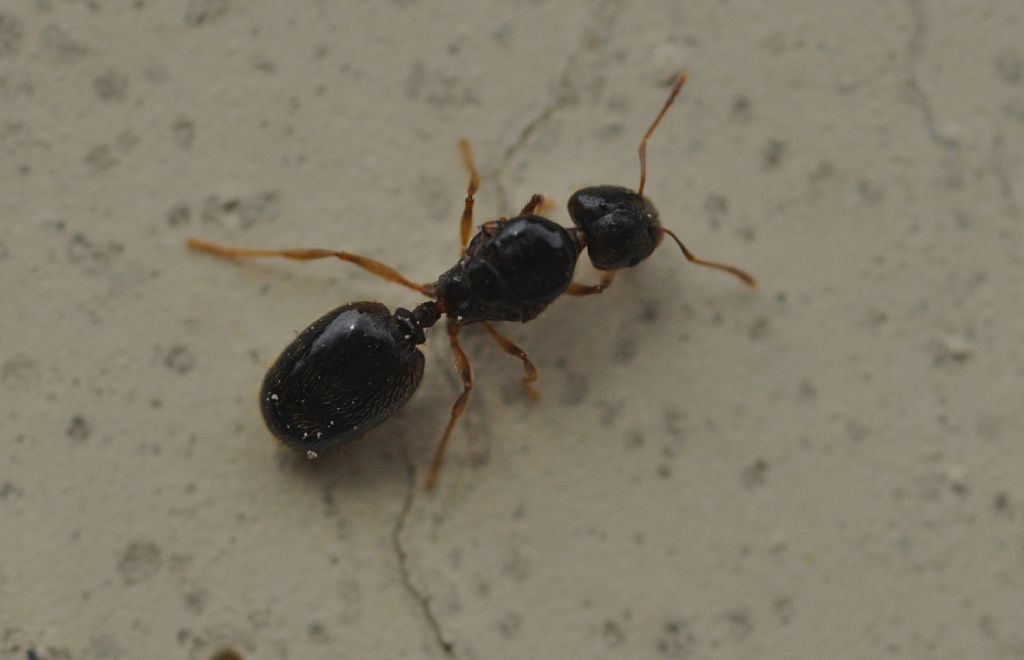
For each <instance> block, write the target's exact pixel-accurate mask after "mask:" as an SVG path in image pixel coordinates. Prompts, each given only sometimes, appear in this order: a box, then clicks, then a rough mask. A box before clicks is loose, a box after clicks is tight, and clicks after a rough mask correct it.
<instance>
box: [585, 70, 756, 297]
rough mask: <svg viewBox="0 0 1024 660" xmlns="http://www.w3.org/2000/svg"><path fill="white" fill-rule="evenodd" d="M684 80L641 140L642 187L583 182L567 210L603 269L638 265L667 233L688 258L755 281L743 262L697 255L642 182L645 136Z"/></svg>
mask: <svg viewBox="0 0 1024 660" xmlns="http://www.w3.org/2000/svg"><path fill="white" fill-rule="evenodd" d="M684 84H686V74H685V73H680V74H679V75H677V76H676V79H675V82H674V83H673V84H672V90H671V91H670V92H669V94H668V98H667V99H666V100H665V104H664V105H663V106H661V111H660V112H659V113H658V116H657V117H655V118H654V121H653V122H652V123H651V127H650V128H648V129H647V132H646V133H644V136H643V138H642V139H641V140H640V149H639V150H638V151H639V155H640V187H639V188H637V190H636V192H633V191H632V190H630V189H629V188H623V187H621V186H592V187H590V188H584V189H582V190H579V191H577V192H576V194H574V195H573V196H572V197H571V198H569V215H570V216H572V221H573V222H574V223H575V224H576V226H577V227H579V230H578V231H580V232H581V233H582V234H583V238H584V239H585V241H586V246H587V252H588V254H589V255H590V261H591V263H593V264H594V267H596V268H598V269H600V270H617V269H619V268H629V267H632V266H635V265H637V264H638V263H640V262H641V261H643V260H644V259H646V258H647V257H649V256H651V253H652V252H654V248H656V247H658V243H660V242H661V239H662V238H664V237H665V235H666V234H667V235H668V236H670V237H671V238H672V240H673V241H674V242H675V243H676V245H678V246H679V249H680V250H681V251H682V253H683V256H684V257H686V259H687V260H688V261H690V262H692V263H695V264H698V265H701V266H707V267H709V268H715V269H717V270H722V271H725V272H727V273H731V274H732V275H734V276H736V277H738V278H739V279H740V280H742V281H743V282H744V283H745V284H747V285H748V286H755V281H754V278H753V277H751V276H750V275H748V274H747V273H745V272H744V271H742V270H740V269H739V268H736V267H734V266H729V265H728V264H722V263H718V262H716V261H705V260H704V259H699V258H697V257H696V256H694V254H693V253H692V252H690V250H689V249H688V248H687V247H686V246H685V245H683V242H682V241H680V240H679V237H678V236H676V235H675V234H674V233H673V232H672V231H670V230H668V229H665V228H664V227H662V226H661V223H659V222H658V211H657V209H655V208H654V205H653V204H651V200H649V199H647V198H646V197H645V196H644V185H645V184H646V183H647V140H648V139H650V137H651V134H652V133H654V129H655V128H657V127H658V123H659V122H661V118H662V117H664V116H665V113H666V112H667V111H668V109H669V107H671V105H672V102H673V101H675V99H676V96H677V95H678V94H679V90H680V89H682V88H683V85H684Z"/></svg>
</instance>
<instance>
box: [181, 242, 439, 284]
mask: <svg viewBox="0 0 1024 660" xmlns="http://www.w3.org/2000/svg"><path fill="white" fill-rule="evenodd" d="M188 246H189V247H190V248H192V249H193V250H198V251H199V252H206V253H207V254H213V255H216V256H218V257H225V258H227V259H244V258H247V257H284V258H285V259H294V260H296V261H309V260H312V259H328V258H331V257H334V258H336V259H341V260H342V261H347V262H348V263H350V264H355V265H357V266H359V267H360V268H362V269H364V270H367V271H369V272H371V273H373V274H374V275H376V276H377V277H381V278H383V279H385V280H387V281H388V282H394V283H395V284H401V285H402V286H404V287H407V288H409V289H412V290H413V291H419V292H420V293H423V294H426V295H428V296H431V297H433V295H434V293H433V289H432V287H431V286H430V285H428V284H416V283H415V282H412V281H410V280H408V279H406V278H405V276H403V275H402V274H401V273H399V272H398V271H397V270H395V269H394V268H392V267H391V266H385V265H384V264H382V263H381V262H379V261H374V260H373V259H369V258H367V257H361V256H359V255H358V254H352V253H351V252H341V251H336V250H319V249H315V248H310V249H301V248H300V249H292V250H248V249H245V248H233V247H228V246H225V245H218V244H216V243H210V242H209V241H203V240H200V239H198V238H190V239H188Z"/></svg>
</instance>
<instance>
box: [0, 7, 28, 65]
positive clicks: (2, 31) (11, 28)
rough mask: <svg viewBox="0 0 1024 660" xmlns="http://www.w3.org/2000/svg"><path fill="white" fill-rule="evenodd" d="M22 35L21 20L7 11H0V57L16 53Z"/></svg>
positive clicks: (19, 47)
mask: <svg viewBox="0 0 1024 660" xmlns="http://www.w3.org/2000/svg"><path fill="white" fill-rule="evenodd" d="M24 37H25V30H24V28H22V27H21V21H19V20H18V19H17V18H16V17H15V16H13V15H11V14H8V13H7V12H0V57H8V56H11V55H17V53H18V51H19V50H20V49H21V42H22V40H23V39H24Z"/></svg>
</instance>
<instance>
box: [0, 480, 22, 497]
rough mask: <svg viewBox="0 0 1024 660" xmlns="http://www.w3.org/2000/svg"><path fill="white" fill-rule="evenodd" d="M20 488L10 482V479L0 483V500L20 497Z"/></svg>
mask: <svg viewBox="0 0 1024 660" xmlns="http://www.w3.org/2000/svg"><path fill="white" fill-rule="evenodd" d="M21 495H22V490H21V489H20V488H18V487H17V486H15V485H14V484H12V483H11V482H10V481H5V482H3V483H0V500H6V499H14V498H16V497H21Z"/></svg>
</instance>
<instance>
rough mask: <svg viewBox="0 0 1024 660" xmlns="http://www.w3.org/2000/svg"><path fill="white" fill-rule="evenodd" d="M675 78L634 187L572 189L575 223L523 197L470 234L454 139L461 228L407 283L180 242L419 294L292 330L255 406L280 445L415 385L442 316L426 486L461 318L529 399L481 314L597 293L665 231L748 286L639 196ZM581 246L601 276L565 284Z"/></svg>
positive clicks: (354, 259) (436, 460)
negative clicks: (445, 263)
mask: <svg viewBox="0 0 1024 660" xmlns="http://www.w3.org/2000/svg"><path fill="white" fill-rule="evenodd" d="M685 82H686V75H685V74H680V75H679V76H678V77H677V78H676V80H675V84H674V85H673V86H672V91H671V92H670V93H669V96H668V99H667V100H666V101H665V103H664V105H663V106H662V108H661V111H660V112H659V113H658V115H657V117H655V119H654V122H653V123H652V124H651V126H650V128H649V129H648V130H647V133H645V134H644V136H643V139H642V140H641V141H640V149H639V155H640V186H639V188H638V189H637V190H636V191H635V192H634V191H632V190H630V189H628V188H623V187H620V186H593V187H589V188H583V189H582V190H579V191H577V192H576V193H575V194H573V195H572V197H571V198H570V199H569V214H570V216H571V217H572V220H573V223H574V224H575V225H576V226H575V227H572V228H569V229H566V228H564V227H562V226H561V225H558V224H557V223H555V222H553V221H551V220H549V219H547V218H545V217H543V216H541V215H539V214H538V212H539V211H540V209H541V207H542V205H543V204H544V198H543V197H541V196H540V195H534V196H533V197H532V198H531V199H530V201H529V203H527V204H526V206H525V207H523V209H522V211H520V213H519V214H518V215H516V216H515V217H512V218H500V219H498V220H494V221H491V222H487V223H484V224H483V225H481V226H480V227H479V230H478V232H477V233H476V235H475V236H473V238H472V240H470V230H471V228H472V226H473V204H474V200H475V195H476V192H477V189H478V188H479V185H480V178H479V176H478V175H477V172H476V167H475V165H474V163H473V156H472V153H471V151H470V148H469V143H468V142H466V141H465V140H461V141H460V142H459V148H460V151H461V154H462V160H463V164H464V166H465V168H466V170H467V171H468V173H469V185H468V187H467V191H466V199H465V204H464V206H463V212H462V220H461V224H460V237H461V240H462V252H461V257H460V259H459V261H458V262H457V263H456V264H455V265H454V266H452V267H451V268H449V269H448V270H447V271H445V272H444V273H443V274H442V275H441V276H440V277H439V278H438V279H437V281H436V282H433V283H430V284H418V283H416V282H413V281H411V280H409V279H407V278H406V277H404V276H403V275H402V274H401V273H399V272H398V271H396V270H395V269H393V268H391V267H390V266H386V265H384V264H382V263H380V262H378V261H375V260H373V259H369V258H367V257H362V256H359V255H356V254H352V253H349V252H343V251H336V250H321V249H291V250H252V249H244V248H233V247H226V246H222V245H217V244H214V243H209V242H207V241H203V240H198V239H191V240H189V241H188V245H189V247H191V248H193V249H195V250H199V251H203V252H207V253H210V254H214V255H217V256H221V257H228V258H245V257H284V258H286V259H294V260H301V261H305V260H312V259H324V258H336V259H340V260H342V261H347V262H349V263H352V264H355V265H357V266H360V267H361V268H363V269H365V270H367V271H369V272H371V273H373V274H375V275H377V276H379V277H382V278H383V279H385V280H388V281H389V282H394V283H396V284H400V285H402V286H405V287H407V288H409V289H412V290H414V291H417V292H419V293H421V294H424V295H425V296H427V297H428V298H430V300H428V301H426V302H423V303H420V304H419V305H417V306H416V307H415V308H414V309H412V310H411V311H410V310H407V309H403V308H398V309H396V310H395V312H394V313H391V312H390V311H389V310H388V308H387V307H385V306H384V305H382V304H380V303H377V302H354V303H349V304H347V305H342V306H341V307H338V308H337V309H334V310H332V311H330V312H328V313H327V314H325V315H324V316H322V317H321V318H319V319H318V320H317V321H315V322H314V323H313V324H312V325H310V326H309V327H308V328H306V329H305V330H303V331H302V332H301V333H300V334H299V335H298V336H297V337H296V338H295V340H294V341H292V343H291V344H289V345H288V347H287V348H285V350H284V352H282V353H281V355H280V357H278V359H277V361H276V362H275V363H274V364H273V366H271V367H270V370H269V371H268V372H267V375H266V377H265V378H264V380H263V387H262V389H261V391H260V408H261V410H262V413H263V419H264V420H265V422H266V424H267V427H268V428H269V429H270V431H271V432H272V433H273V434H274V435H275V436H277V437H278V438H279V439H280V440H281V441H282V442H284V443H285V444H286V445H288V446H290V447H294V448H296V449H299V450H302V451H305V452H306V454H307V456H309V457H310V458H316V457H317V455H318V454H319V453H320V452H321V451H323V450H325V449H327V448H329V447H331V446H333V445H337V444H341V443H345V442H348V441H350V440H353V439H355V438H357V437H359V436H361V435H363V434H364V433H366V432H367V431H369V430H370V429H372V428H373V427H375V426H377V425H378V424H380V423H381V422H383V421H384V420H385V419H387V418H388V417H390V416H391V415H392V414H394V412H395V411H396V410H398V409H399V408H400V407H401V406H402V405H403V404H404V403H405V402H406V401H408V400H409V398H410V397H411V396H412V394H413V393H414V392H415V391H416V388H417V387H418V386H419V383H420V380H421V378H422V376H423V365H424V358H423V353H422V352H420V350H419V348H418V345H419V344H422V343H423V342H424V341H425V332H424V331H425V330H427V329H428V328H430V327H432V326H433V325H434V324H435V323H437V321H438V320H440V318H441V317H442V316H445V317H447V329H448V338H449V342H450V343H451V347H452V353H453V355H454V361H455V368H456V370H457V371H458V373H459V376H460V378H461V380H462V393H461V394H460V395H459V397H458V399H456V401H455V403H454V404H453V406H452V410H451V415H450V417H449V419H448V425H447V427H446V428H445V431H444V434H443V435H442V437H441V440H440V442H439V443H438V445H437V448H436V450H435V452H434V457H433V461H432V462H431V465H430V470H429V472H428V474H427V479H426V487H427V488H428V489H429V488H432V487H433V486H434V485H435V484H436V482H437V477H438V474H439V472H440V469H441V465H442V462H443V460H444V452H445V448H446V446H447V444H448V440H449V438H450V437H451V434H452V430H453V429H454V428H455V423H456V422H457V420H458V419H459V417H460V416H461V415H462V412H463V410H464V409H465V407H466V402H467V401H468V400H469V394H470V391H471V390H472V388H473V374H472V370H471V368H470V365H469V359H468V357H467V356H466V353H465V352H464V351H463V350H462V347H461V346H460V345H459V331H460V330H461V329H462V326H463V325H466V324H469V323H482V324H483V326H484V328H486V330H487V331H488V333H490V335H491V336H492V337H493V338H494V340H495V341H496V342H497V343H498V346H499V347H500V348H501V349H502V350H504V351H505V352H506V353H508V354H509V355H512V356H513V357H516V358H518V359H519V360H521V361H522V363H523V367H524V370H525V375H524V376H523V389H524V391H525V392H526V393H527V394H528V395H529V396H531V397H533V398H536V397H537V393H536V392H535V391H534V389H533V388H532V386H531V383H532V382H533V381H535V380H536V379H537V370H536V368H535V367H534V365H533V363H532V362H531V361H530V358H529V356H528V355H527V354H526V351H524V350H523V349H522V348H520V347H519V346H517V345H516V344H515V343H514V342H512V341H511V340H510V339H508V338H507V337H505V336H504V335H502V334H501V333H500V332H498V330H497V329H496V328H495V327H494V325H493V324H492V323H491V322H492V321H519V322H526V321H529V320H531V319H533V318H535V317H536V316H537V315H538V314H540V313H541V312H542V311H544V309H545V308H546V307H547V306H548V305H549V304H550V303H551V302H552V301H554V300H555V299H556V298H558V297H559V296H560V295H562V294H563V293H568V294H569V295H575V296H583V295H590V294H595V293H600V292H601V291H603V290H604V289H606V288H607V287H608V286H609V285H610V284H611V282H612V278H613V277H614V276H615V273H616V272H618V271H619V270H620V269H622V268H629V267H633V266H636V265H637V264H638V263H640V262H641V261H643V260H644V259H646V258H647V257H648V256H650V255H651V253H652V252H653V251H654V249H655V248H656V247H657V246H658V244H659V243H660V242H661V240H662V239H663V238H664V236H665V235H668V236H669V237H671V238H672V239H673V241H674V242H675V243H676V244H677V245H678V246H679V248H680V249H681V250H682V253H683V256H685V257H686V258H687V259H688V260H689V261H691V262H693V263H696V264H699V265H702V266H708V267H711V268H717V269H720V270H724V271H727V272H729V273H732V274H733V275H735V276H736V277H738V278H740V279H741V280H743V282H745V283H746V284H748V285H750V286H754V284H755V283H754V278H752V277H751V276H750V275H748V274H747V273H745V272H743V271H742V270H739V269H738V268H734V267H732V266H728V265H726V264H721V263H717V262H713V261H704V260H702V259H698V258H697V257H695V256H694V255H693V254H692V253H691V252H690V251H689V249H687V248H686V246H685V245H683V243H682V241H680V240H679V238H678V237H677V236H676V235H675V234H674V233H672V232H671V231H669V230H668V229H665V228H664V227H662V226H661V224H660V223H659V221H658V212H657V211H656V210H655V208H654V205H653V204H651V202H650V200H649V199H647V197H645V196H644V194H643V192H644V184H645V182H646V178H647V158H646V147H647V140H648V138H650V136H651V134H652V133H653V132H654V129H655V128H656V127H657V126H658V123H659V122H660V121H661V119H662V117H663V116H664V115H665V112H666V111H667V110H668V108H669V107H670V106H671V105H672V102H673V101H674V100H675V98H676V95H677V94H678V93H679V90H680V89H681V88H682V86H683V84H684V83H685ZM584 249H586V250H587V253H588V255H589V257H590V260H591V262H592V263H593V265H594V266H595V267H596V268H598V269H599V270H601V271H602V273H603V274H602V276H601V280H600V282H599V283H598V284H596V285H593V286H585V285H582V284H578V283H576V282H573V281H572V277H573V272H574V270H575V268H576V261H577V259H578V257H579V255H580V253H581V252H582V251H583V250H584Z"/></svg>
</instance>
